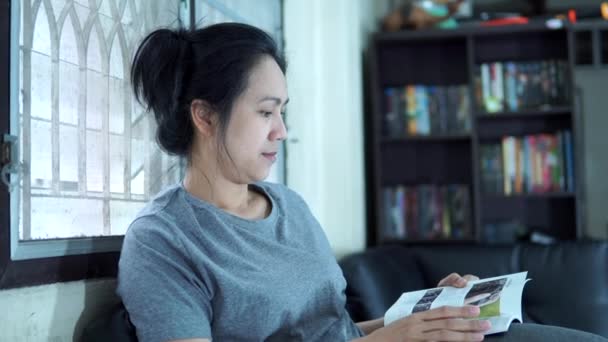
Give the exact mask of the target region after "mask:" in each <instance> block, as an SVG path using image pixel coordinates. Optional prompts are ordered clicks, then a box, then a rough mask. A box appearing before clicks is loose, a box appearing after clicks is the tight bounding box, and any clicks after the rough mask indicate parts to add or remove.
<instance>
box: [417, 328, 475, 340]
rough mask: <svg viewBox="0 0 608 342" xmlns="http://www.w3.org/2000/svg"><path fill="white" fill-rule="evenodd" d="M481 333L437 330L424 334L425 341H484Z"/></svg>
mask: <svg viewBox="0 0 608 342" xmlns="http://www.w3.org/2000/svg"><path fill="white" fill-rule="evenodd" d="M483 339H484V335H483V334H481V333H470V332H469V333H463V332H458V331H450V330H437V331H432V332H429V333H426V334H424V340H425V341H483Z"/></svg>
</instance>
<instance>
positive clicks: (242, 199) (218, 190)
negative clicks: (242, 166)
mask: <svg viewBox="0 0 608 342" xmlns="http://www.w3.org/2000/svg"><path fill="white" fill-rule="evenodd" d="M184 188H185V189H186V190H187V191H188V192H189V193H190V194H192V195H193V196H195V197H197V198H199V199H201V200H203V201H205V202H208V203H211V204H213V205H215V206H216V207H218V208H220V209H223V210H226V211H228V212H231V213H235V214H237V215H238V214H239V213H243V212H246V211H247V209H248V208H249V207H250V205H251V202H252V200H253V198H252V197H253V195H252V192H251V191H250V190H249V184H238V183H234V182H232V181H230V180H229V179H226V178H225V177H222V176H221V175H219V174H217V173H212V172H208V171H207V170H203V169H202V168H200V167H197V166H196V165H190V166H188V168H187V169H186V175H185V177H184Z"/></svg>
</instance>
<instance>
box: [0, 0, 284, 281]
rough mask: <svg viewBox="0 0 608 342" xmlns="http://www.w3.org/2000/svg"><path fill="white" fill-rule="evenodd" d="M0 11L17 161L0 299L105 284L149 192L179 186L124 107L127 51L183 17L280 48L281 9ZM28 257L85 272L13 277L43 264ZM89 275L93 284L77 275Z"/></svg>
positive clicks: (174, 171) (57, 1) (104, 4)
mask: <svg viewBox="0 0 608 342" xmlns="http://www.w3.org/2000/svg"><path fill="white" fill-rule="evenodd" d="M1 3H2V6H4V7H7V9H6V11H2V14H1V18H0V19H2V20H1V22H2V23H3V24H2V25H5V26H7V27H4V26H3V30H2V31H0V32H1V33H0V34H2V36H1V38H0V39H1V44H2V47H1V48H0V50H2V51H9V52H10V59H9V60H6V61H5V60H4V58H7V57H8V56H5V55H3V56H2V57H1V58H3V59H0V62H2V63H0V65H2V67H4V68H5V70H6V71H9V70H10V81H9V77H6V78H3V79H1V80H0V90H6V91H3V92H2V93H0V100H1V102H0V104H1V105H2V106H4V104H5V103H6V104H7V106H6V107H7V108H0V109H6V111H3V112H1V113H2V114H0V115H6V114H5V113H8V112H9V106H8V103H9V102H10V118H8V117H4V116H2V117H1V122H0V133H2V134H4V133H8V132H10V134H11V135H12V136H13V137H16V138H17V143H16V144H15V147H18V148H17V150H18V159H19V162H18V164H16V165H15V167H14V168H13V171H14V172H13V173H12V174H11V177H10V182H11V189H12V190H11V191H10V194H9V193H8V192H6V187H4V186H3V185H0V186H2V189H0V197H1V198H0V206H1V207H2V211H3V212H4V214H0V219H1V221H0V240H1V241H2V243H1V244H0V255H1V257H0V279H2V277H3V275H4V278H5V279H3V280H0V288H1V287H7V286H9V287H10V286H20V285H24V284H26V283H37V282H41V281H47V282H49V281H57V280H67V279H68V278H69V279H80V278H82V277H84V276H85V275H86V276H101V275H112V274H113V273H114V272H115V268H116V265H115V262H116V260H117V253H116V252H115V251H118V250H119V248H120V245H121V243H122V235H123V234H124V233H125V230H126V229H127V227H128V225H129V223H130V221H131V220H132V219H133V217H134V216H135V215H136V213H137V212H138V211H139V210H140V209H141V208H142V207H143V206H144V205H145V203H146V202H147V201H148V200H149V199H150V198H152V197H153V196H154V195H155V194H156V193H157V192H158V191H159V190H161V189H162V188H163V187H165V186H167V185H169V184H173V183H175V182H177V181H179V179H180V178H181V175H182V174H183V170H184V164H185V163H184V161H182V160H180V159H179V158H175V157H170V156H168V155H166V154H164V153H162V152H161V151H160V149H159V148H158V147H157V145H156V142H155V139H154V131H155V127H154V120H153V117H152V116H151V114H150V113H146V112H145V111H144V110H143V108H142V107H141V106H140V105H139V104H138V103H137V102H136V101H135V100H134V99H133V97H132V91H131V89H130V84H129V79H128V75H129V68H130V61H131V56H132V55H133V53H134V50H135V49H136V48H137V44H138V43H139V41H140V40H141V38H143V37H144V36H145V34H147V33H148V32H150V31H151V30H153V29H155V28H157V27H161V26H162V27H164V26H177V25H179V24H180V22H187V21H189V20H185V19H189V18H192V19H193V20H194V22H195V23H198V24H199V25H209V24H213V23H217V22H223V21H238V22H247V23H250V24H253V25H256V26H258V27H261V28H262V29H265V30H266V31H268V32H269V33H271V34H272V35H273V36H274V37H275V38H276V39H277V41H278V42H281V30H282V29H281V2H280V0H263V1H255V4H253V2H251V1H248V0H233V1H229V0H226V1H219V0H208V1H185V0H173V1H167V0H31V1H8V0H3V1H2V2H1ZM9 8H10V10H9ZM3 9H4V8H3ZM180 18H182V19H183V20H181V21H180ZM9 31H10V34H9ZM9 61H10V69H9V67H8V65H9ZM7 74H8V73H7ZM3 75H6V74H3ZM9 85H10V87H9ZM9 89H10V94H11V95H10V96H9ZM9 123H10V129H9V126H8V124H9ZM15 147H14V148H15ZM280 160H281V161H282V160H283V158H281V159H280ZM283 174H284V165H283V164H282V163H281V164H278V165H277V166H276V167H275V169H273V172H272V174H271V177H270V180H271V181H275V182H282V181H283V179H284V175H283ZM9 198H10V200H9ZM9 203H10V215H7V214H8V210H4V209H5V208H8V207H9ZM9 223H10V232H9V229H8V226H9ZM8 240H10V243H8ZM8 250H10V255H9V254H8ZM90 253H94V254H90ZM78 254H87V255H83V256H82V257H80V258H79V257H78V256H77V255H78ZM66 255H71V256H66ZM84 257H86V259H83V258H84ZM34 258H46V259H44V260H45V262H50V263H52V264H56V265H59V264H62V263H63V264H65V262H66V261H67V260H69V262H68V263H72V264H73V268H77V267H78V266H77V265H79V264H84V267H83V268H84V270H80V271H76V273H78V272H80V275H76V274H75V273H74V272H73V271H69V272H68V273H70V272H71V275H68V276H67V277H63V278H62V277H61V276H60V278H57V279H47V280H40V278H39V277H38V278H36V276H35V275H31V274H27V275H24V274H22V273H23V272H24V271H23V270H19V271H18V270H17V269H21V268H19V267H18V264H19V262H17V261H18V260H22V262H21V263H22V265H26V264H27V265H30V266H31V267H33V268H37V267H40V266H36V265H40V264H44V262H43V260H41V261H40V262H39V263H37V262H36V261H35V260H31V259H34ZM11 260H12V261H11ZM98 263H101V264H106V265H107V267H106V266H104V267H101V268H99V267H98V265H97V264H98ZM91 264H92V265H93V266H95V267H97V269H96V271H95V272H93V273H95V274H90V273H91V271H90V270H88V271H87V265H91ZM52 268H53V267H51V269H52ZM46 272H47V273H48V272H49V271H46ZM83 272H84V273H83ZM30 273H31V272H30ZM7 274H8V278H7ZM19 275H21V276H19ZM11 276H14V278H11ZM19 277H21V279H19ZM50 277H51V278H53V277H56V275H50ZM26 278H27V279H32V280H27V279H26ZM47 278H49V277H48V276H47ZM7 279H8V280H7ZM36 279H38V280H36ZM11 284H12V285H11ZM15 284H17V285H15Z"/></svg>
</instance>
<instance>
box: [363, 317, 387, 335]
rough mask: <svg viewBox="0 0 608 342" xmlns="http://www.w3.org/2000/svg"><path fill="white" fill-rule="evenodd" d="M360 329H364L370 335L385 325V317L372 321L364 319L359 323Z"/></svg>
mask: <svg viewBox="0 0 608 342" xmlns="http://www.w3.org/2000/svg"><path fill="white" fill-rule="evenodd" d="M357 326H358V327H359V329H361V330H362V331H363V333H364V334H365V335H369V334H371V333H373V332H374V331H376V330H378V329H380V328H382V327H384V317H381V318H377V319H374V320H371V321H363V322H359V323H357Z"/></svg>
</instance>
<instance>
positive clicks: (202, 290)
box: [118, 182, 362, 342]
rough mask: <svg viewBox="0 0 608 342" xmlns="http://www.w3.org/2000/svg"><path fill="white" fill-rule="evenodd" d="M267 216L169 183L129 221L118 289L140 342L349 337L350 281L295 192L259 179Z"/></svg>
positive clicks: (352, 327) (353, 330)
mask: <svg viewBox="0 0 608 342" xmlns="http://www.w3.org/2000/svg"><path fill="white" fill-rule="evenodd" d="M252 187H253V189H255V190H257V191H259V192H260V193H263V194H265V195H266V197H267V198H269V199H270V201H271V203H272V209H271V212H270V215H268V217H266V218H264V219H261V220H246V219H242V218H239V217H237V216H234V215H231V214H229V213H227V212H225V211H223V210H221V209H218V208H217V207H215V206H213V205H211V204H209V203H207V202H204V201H201V200H200V199H198V198H196V197H194V196H192V195H190V194H189V193H188V192H187V191H186V190H185V189H184V188H183V186H181V185H175V186H173V187H171V188H169V189H167V190H165V191H164V192H162V193H161V194H159V195H158V196H157V197H156V198H155V199H154V200H153V201H151V202H150V203H149V204H148V205H147V206H146V207H145V208H144V209H143V210H142V212H141V213H140V214H139V215H138V217H137V218H136V219H135V221H134V222H133V223H132V224H131V226H130V227H129V230H128V231H127V234H126V236H125V240H124V244H123V249H122V253H121V257H120V263H119V275H118V294H119V295H120V297H121V298H122V300H123V302H124V304H125V306H126V308H127V311H128V312H129V314H130V317H131V320H132V322H133V324H134V325H135V327H136V331H137V336H138V338H139V340H140V341H142V342H149V341H166V340H172V339H183V338H213V339H214V340H216V341H348V340H351V339H354V338H357V337H360V336H362V332H361V330H359V328H358V327H357V326H356V324H355V323H354V322H353V321H352V320H351V318H350V316H349V314H348V312H347V311H346V309H345V304H346V296H345V293H344V290H345V288H346V281H345V279H344V277H343V275H342V271H341V269H340V268H339V266H338V264H337V263H336V260H335V257H334V255H333V254H332V251H331V249H330V246H329V244H328V242H327V239H326V237H325V235H324V233H323V230H322V229H321V227H320V225H319V223H318V222H317V221H316V220H315V218H314V217H313V215H312V214H311V212H310V210H309V209H308V206H307V205H306V204H305V202H304V201H303V200H302V198H300V197H299V196H298V195H297V194H296V193H295V192H293V191H291V190H289V189H288V188H287V187H285V186H283V185H278V184H271V183H264V182H260V183H257V184H256V185H252Z"/></svg>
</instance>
